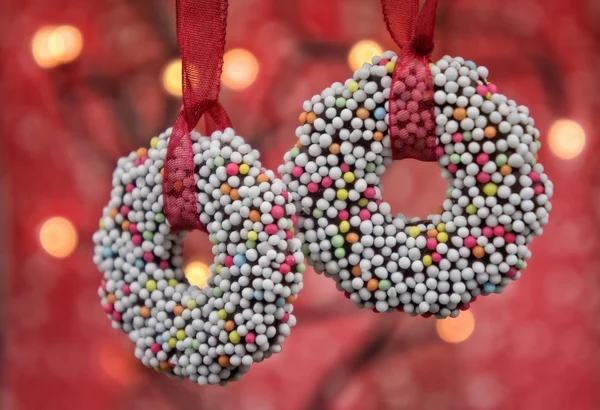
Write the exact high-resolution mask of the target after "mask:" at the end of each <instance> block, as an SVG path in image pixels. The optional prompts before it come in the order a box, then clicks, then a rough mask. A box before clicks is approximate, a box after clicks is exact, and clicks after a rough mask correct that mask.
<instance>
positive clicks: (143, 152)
mask: <svg viewBox="0 0 600 410" xmlns="http://www.w3.org/2000/svg"><path fill="white" fill-rule="evenodd" d="M135 154H136V155H137V156H138V158H143V157H145V156H146V155H148V150H147V149H146V148H138V150H137V151H136V152H135Z"/></svg>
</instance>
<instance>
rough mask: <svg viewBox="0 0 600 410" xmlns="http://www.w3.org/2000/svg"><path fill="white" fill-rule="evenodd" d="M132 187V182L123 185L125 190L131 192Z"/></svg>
mask: <svg viewBox="0 0 600 410" xmlns="http://www.w3.org/2000/svg"><path fill="white" fill-rule="evenodd" d="M133 188H134V186H133V184H127V186H126V187H125V191H127V192H132V191H133Z"/></svg>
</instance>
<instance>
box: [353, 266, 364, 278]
mask: <svg viewBox="0 0 600 410" xmlns="http://www.w3.org/2000/svg"><path fill="white" fill-rule="evenodd" d="M361 273H362V272H361V271H360V266H358V265H354V266H353V267H352V274H353V275H354V276H360V274H361Z"/></svg>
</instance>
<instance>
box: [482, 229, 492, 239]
mask: <svg viewBox="0 0 600 410" xmlns="http://www.w3.org/2000/svg"><path fill="white" fill-rule="evenodd" d="M481 231H482V232H483V236H485V237H486V238H491V237H492V236H494V230H493V229H492V228H490V227H489V226H486V227H484V228H483V229H482V230H481Z"/></svg>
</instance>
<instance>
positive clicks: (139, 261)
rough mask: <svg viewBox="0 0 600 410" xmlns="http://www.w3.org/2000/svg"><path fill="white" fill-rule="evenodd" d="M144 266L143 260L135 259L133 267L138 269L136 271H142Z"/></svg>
mask: <svg viewBox="0 0 600 410" xmlns="http://www.w3.org/2000/svg"><path fill="white" fill-rule="evenodd" d="M145 266H146V264H145V263H144V261H143V260H141V259H137V260H136V261H135V267H136V268H138V269H143V268H144V267H145Z"/></svg>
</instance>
